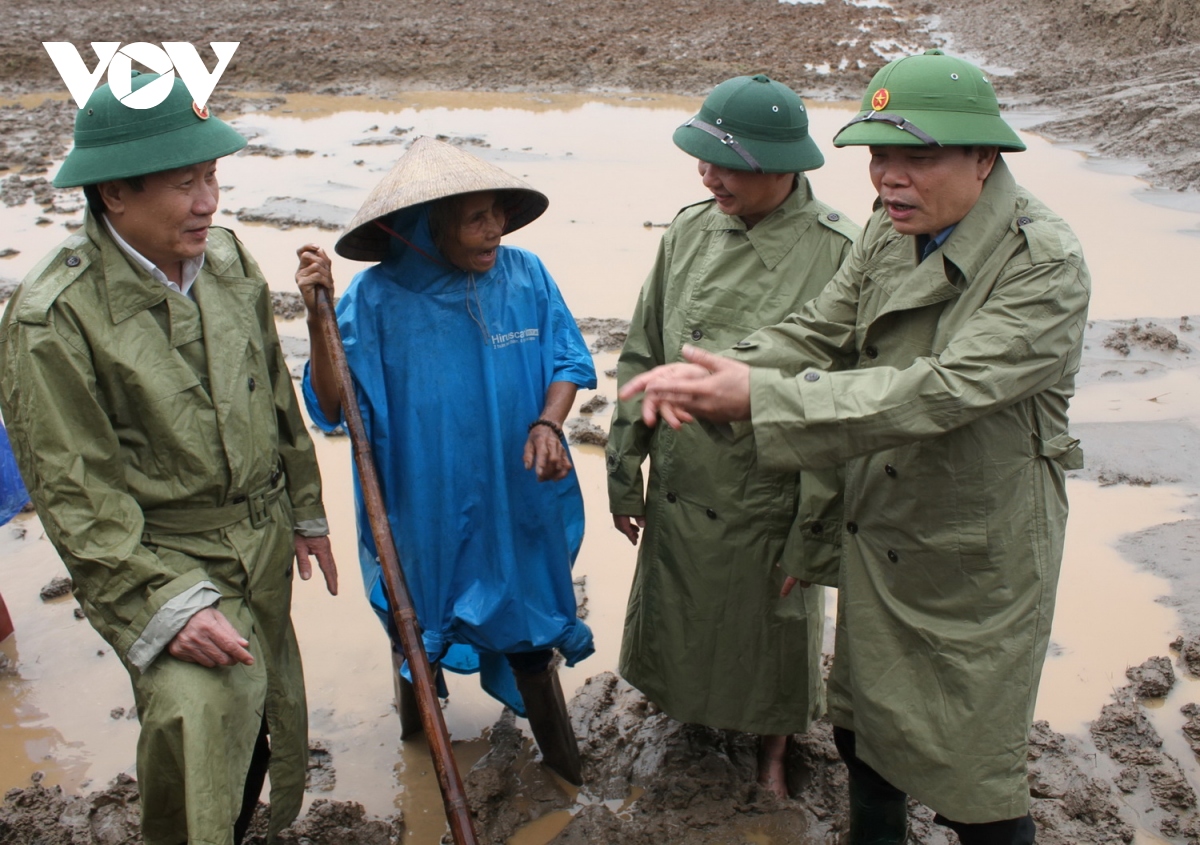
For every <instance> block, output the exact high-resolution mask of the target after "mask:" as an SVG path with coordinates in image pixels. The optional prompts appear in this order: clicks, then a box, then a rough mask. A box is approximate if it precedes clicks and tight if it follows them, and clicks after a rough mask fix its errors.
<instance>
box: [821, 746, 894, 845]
mask: <svg viewBox="0 0 1200 845" xmlns="http://www.w3.org/2000/svg"><path fill="white" fill-rule="evenodd" d="M833 742H834V745H836V746H837V750H838V754H839V755H840V756H841V758H842V761H843V762H844V763H845V764H846V769H847V771H848V772H849V774H850V834H849V836H847V837H846V840H845V845H904V843H906V842H907V841H908V796H907V795H905V794H904V793H903V792H901V791H900V790H899V789H897V788H896V787H894V786H892V785H891V784H890V783H888V782H887V781H886V780H884V779H883V778H882V777H880V775H879V773H878V772H876V771H875V770H874V769H872V768H871V767H870V766H868V765H867V764H866V763H864V762H863V761H862V760H860V759H858V755H857V754H855V753H854V745H855V743H854V732H853V731H848V730H846V729H845V728H839V727H834V729H833Z"/></svg>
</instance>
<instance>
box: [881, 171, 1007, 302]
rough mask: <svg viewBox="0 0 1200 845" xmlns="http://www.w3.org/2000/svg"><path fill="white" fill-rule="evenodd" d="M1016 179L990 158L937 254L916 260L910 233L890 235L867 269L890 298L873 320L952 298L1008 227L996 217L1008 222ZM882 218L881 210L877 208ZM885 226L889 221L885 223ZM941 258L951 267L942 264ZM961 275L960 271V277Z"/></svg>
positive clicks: (976, 270) (972, 276) (976, 272)
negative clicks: (977, 189)
mask: <svg viewBox="0 0 1200 845" xmlns="http://www.w3.org/2000/svg"><path fill="white" fill-rule="evenodd" d="M1016 191H1017V186H1016V182H1015V181H1014V180H1013V178H1012V173H1011V172H1010V171H1009V170H1008V167H1007V166H1006V165H1005V164H1004V160H1003V159H1001V158H997V159H996V165H995V167H993V168H992V172H991V174H990V175H989V176H988V178H987V181H986V182H984V185H983V192H982V193H981V194H980V196H979V201H978V202H976V203H975V205H974V207H973V208H972V209H971V210H970V211H969V212H967V216H966V217H964V218H963V219H962V220H960V221H959V222H958V224H957V225H956V226H955V228H954V231H953V232H951V233H950V237H949V238H947V239H946V242H945V243H944V244H942V248H941V251H940V257H941V258H942V259H944V260H938V258H939V253H936V252H935V253H934V254H933V255H931V256H930V257H929V258H927V259H926V260H924V261H918V257H917V249H916V236H915V235H900V234H899V233H893V235H892V241H891V244H890V246H889V247H887V248H886V249H884V250H883V251H882V252H881V253H880V254H879V255H878V257H877V258H875V259H873V260H872V261H871V262H870V263H869V264H868V267H867V272H868V273H869V274H870V275H872V277H874V278H875V279H876V280H877V281H878V282H879V283H880V284H881V285H882V286H883V287H884V288H886V289H888V290H889V293H890V297H889V299H888V301H887V304H886V305H884V306H883V307H882V308H881V309H880V310H879V313H878V314H876V316H875V319H879V318H880V317H882V316H884V315H885V314H890V313H893V312H896V311H907V310H909V309H913V308H924V307H925V306H928V305H933V304H935V303H938V302H944V301H945V300H948V299H955V298H957V297H958V296H959V295H960V294H961V293H962V292H963V290H965V289H966V288H967V287H969V286H970V284H971V282H972V280H973V279H974V278H975V277H976V276H977V275H978V274H979V272H980V270H981V269H982V267H983V265H984V263H985V262H986V261H987V260H988V257H989V256H991V255H992V254H993V253H994V252H995V249H996V246H997V245H998V244H999V242H1000V239H1001V238H1003V237H1004V235H1005V234H1006V233H1007V231H1008V227H1007V226H1006V225H997V222H998V221H999V220H1008V219H1009V217H1010V216H1011V215H1012V214H1013V212H1014V209H1015V207H1016V197H1017V193H1016ZM877 214H878V215H882V216H883V219H885V220H886V213H885V212H883V211H879V212H877ZM885 225H890V224H885ZM947 262H948V263H949V264H951V265H953V268H951V267H949V266H947ZM960 274H961V275H960Z"/></svg>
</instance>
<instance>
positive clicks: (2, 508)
mask: <svg viewBox="0 0 1200 845" xmlns="http://www.w3.org/2000/svg"><path fill="white" fill-rule="evenodd" d="M28 503H29V494H28V493H26V492H25V484H24V483H23V482H22V481H21V471H20V470H19V469H17V459H16V458H14V457H13V451H12V445H11V444H10V443H9V442H8V432H7V431H6V430H5V428H4V424H3V423H0V525H3V524H4V523H6V522H8V521H9V520H10V519H12V518H13V517H14V516H16V515H17V514H18V513H20V512H21V508H23V507H25V505H26V504H28Z"/></svg>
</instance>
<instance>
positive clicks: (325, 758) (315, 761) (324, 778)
mask: <svg viewBox="0 0 1200 845" xmlns="http://www.w3.org/2000/svg"><path fill="white" fill-rule="evenodd" d="M336 784H337V770H336V769H334V768H333V754H331V753H330V751H329V748H328V746H326V745H325V743H323V742H321V741H320V740H309V742H308V768H307V769H306V770H305V772H304V788H305V790H307V791H308V792H332V791H333V788H334V786H335V785H336Z"/></svg>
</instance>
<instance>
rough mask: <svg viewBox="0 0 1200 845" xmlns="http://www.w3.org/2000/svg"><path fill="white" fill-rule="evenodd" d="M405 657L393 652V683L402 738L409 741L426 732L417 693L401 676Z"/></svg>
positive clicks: (409, 682) (410, 683)
mask: <svg viewBox="0 0 1200 845" xmlns="http://www.w3.org/2000/svg"><path fill="white" fill-rule="evenodd" d="M403 665H404V655H403V654H401V653H400V652H398V651H396V650H394V649H393V650H392V670H393V671H392V682H393V684H394V686H395V689H396V712H397V713H399V714H400V738H401V739H408V738H409V737H411V736H416V735H417V734H419V733H422V732H423V731H424V730H425V726H424V725H423V724H422V723H421V711H420V709H419V708H418V707H417V691H416V689H415V688H414V687H413V685H412V682H411V681H409V680H407V679H406V678H405V677H404V676H403V675H401V674H400V667H401V666H403Z"/></svg>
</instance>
